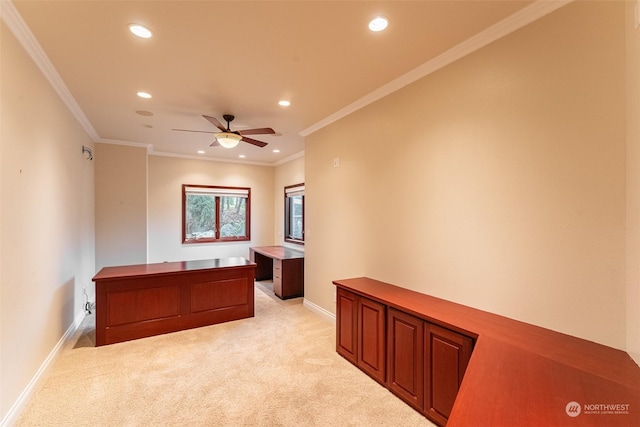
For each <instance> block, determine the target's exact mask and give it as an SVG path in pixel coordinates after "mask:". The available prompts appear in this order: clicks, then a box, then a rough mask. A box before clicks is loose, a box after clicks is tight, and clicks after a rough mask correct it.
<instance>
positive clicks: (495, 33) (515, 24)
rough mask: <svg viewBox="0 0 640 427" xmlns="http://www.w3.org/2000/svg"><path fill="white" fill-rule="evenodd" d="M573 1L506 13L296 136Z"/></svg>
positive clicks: (548, 1)
mask: <svg viewBox="0 0 640 427" xmlns="http://www.w3.org/2000/svg"><path fill="white" fill-rule="evenodd" d="M573 1H574V0H538V1H536V2H535V3H532V4H531V5H529V6H527V7H525V8H523V9H521V10H519V11H518V12H516V13H514V14H513V15H511V16H508V17H507V18H505V19H503V20H502V21H500V22H498V23H496V24H494V25H492V26H490V27H488V28H487V29H485V30H484V31H482V32H480V33H478V34H476V35H475V36H473V37H471V38H469V39H467V40H465V41H463V42H462V43H460V44H458V45H456V46H454V47H452V48H451V49H449V50H447V51H445V52H443V53H441V54H440V55H438V56H436V57H435V58H433V59H432V60H430V61H427V62H425V63H424V64H422V65H420V66H419V67H417V68H414V69H413V70H411V71H409V72H407V73H405V74H403V75H402V76H400V77H398V78H397V79H395V80H392V81H391V82H389V83H387V84H385V85H384V86H381V87H380V88H378V89H376V90H374V91H373V92H371V93H370V94H368V95H365V96H364V97H362V98H360V99H358V100H357V101H355V102H353V103H351V104H349V105H347V106H346V107H344V108H342V109H340V110H338V111H336V112H335V113H333V114H331V115H330V116H328V117H326V118H324V119H322V120H320V121H319V122H317V123H316V124H313V125H311V126H309V127H308V128H306V129H303V130H302V131H301V132H300V135H301V136H303V137H306V136H309V135H311V134H312V133H314V132H316V131H318V130H320V129H322V128H323V127H325V126H328V125H330V124H331V123H333V122H335V121H337V120H339V119H341V118H343V117H345V116H348V115H349V114H351V113H354V112H355V111H357V110H359V109H361V108H364V107H366V106H367V105H369V104H372V103H373V102H375V101H377V100H379V99H381V98H384V97H385V96H387V95H390V94H391V93H393V92H395V91H397V90H399V89H402V88H403V87H405V86H407V85H409V84H411V83H413V82H415V81H416V80H419V79H421V78H423V77H426V76H428V75H429V74H431V73H433V72H435V71H437V70H439V69H441V68H443V67H445V66H447V65H449V64H451V63H452V62H454V61H457V60H458V59H460V58H462V57H464V56H466V55H469V54H470V53H473V52H475V51H476V50H479V49H481V48H483V47H484V46H486V45H488V44H489V43H492V42H494V41H496V40H498V39H500V38H502V37H504V36H506V35H508V34H510V33H512V32H514V31H516V30H518V29H520V28H522V27H524V26H525V25H528V24H530V23H532V22H534V21H536V20H538V19H540V18H542V17H543V16H545V15H548V14H549V13H551V12H554V11H555V10H557V9H559V8H561V7H563V6H565V5H567V4H569V3H571V2H573Z"/></svg>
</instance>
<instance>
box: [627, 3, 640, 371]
mask: <svg viewBox="0 0 640 427" xmlns="http://www.w3.org/2000/svg"><path fill="white" fill-rule="evenodd" d="M634 6H635V7H640V4H638V3H637V2H628V3H627V9H626V12H627V13H626V15H627V20H626V25H625V28H626V37H627V89H626V91H627V351H628V352H629V354H631V356H632V357H633V358H634V360H635V361H636V363H638V364H640V29H639V28H635V24H634V12H635V10H634ZM638 13H640V11H638Z"/></svg>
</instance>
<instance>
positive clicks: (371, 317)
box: [357, 297, 386, 384]
mask: <svg viewBox="0 0 640 427" xmlns="http://www.w3.org/2000/svg"><path fill="white" fill-rule="evenodd" d="M357 307H358V350H357V358H358V367H360V369H362V370H363V371H365V372H366V373H367V374H369V375H370V376H371V377H372V378H373V379H375V380H376V381H378V382H380V383H382V384H384V383H385V379H386V365H385V360H386V357H385V355H386V340H385V335H386V324H385V321H386V314H385V313H386V310H385V306H384V305H383V304H380V303H378V302H375V301H372V300H369V299H367V298H362V297H359V298H358V299H357Z"/></svg>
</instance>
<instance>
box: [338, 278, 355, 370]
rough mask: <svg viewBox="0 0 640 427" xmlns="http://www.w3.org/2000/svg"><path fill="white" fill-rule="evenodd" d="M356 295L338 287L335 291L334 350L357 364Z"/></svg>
mask: <svg viewBox="0 0 640 427" xmlns="http://www.w3.org/2000/svg"><path fill="white" fill-rule="evenodd" d="M357 314H358V312H357V310H356V295H355V294H353V293H351V292H348V291H345V290H344V289H342V288H338V289H337V291H336V351H337V352H338V354H340V355H341V356H342V357H344V358H345V359H347V360H348V361H350V362H351V363H353V364H354V365H357V363H358V359H357V356H356V354H357V345H356V338H357V334H358V330H357V326H358V321H357V317H356V316H357Z"/></svg>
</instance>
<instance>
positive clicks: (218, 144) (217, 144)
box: [209, 138, 220, 147]
mask: <svg viewBox="0 0 640 427" xmlns="http://www.w3.org/2000/svg"><path fill="white" fill-rule="evenodd" d="M219 146H220V143H219V142H218V140H217V139H215V138H214V139H213V142H212V143H211V144H209V147H219Z"/></svg>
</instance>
